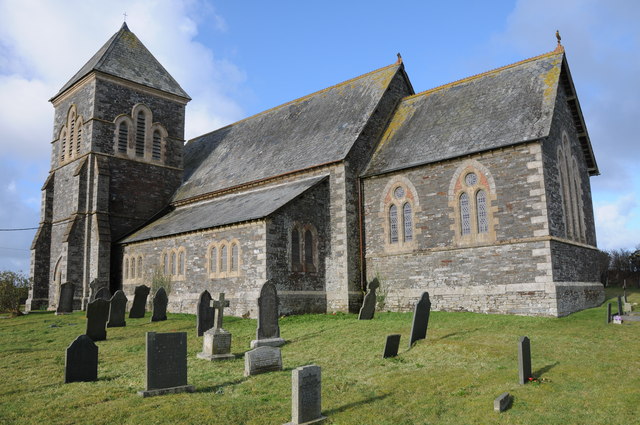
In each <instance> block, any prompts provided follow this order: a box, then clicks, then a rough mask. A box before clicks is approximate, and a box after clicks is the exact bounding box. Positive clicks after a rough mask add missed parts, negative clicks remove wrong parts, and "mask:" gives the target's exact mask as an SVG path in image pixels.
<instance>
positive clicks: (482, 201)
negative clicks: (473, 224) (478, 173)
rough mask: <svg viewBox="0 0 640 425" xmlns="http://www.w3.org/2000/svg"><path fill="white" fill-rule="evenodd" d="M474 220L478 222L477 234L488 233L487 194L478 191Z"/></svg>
mask: <svg viewBox="0 0 640 425" xmlns="http://www.w3.org/2000/svg"><path fill="white" fill-rule="evenodd" d="M476 218H477V220H478V233H487V232H488V231H489V221H488V220H487V193H486V192H485V191H484V190H479V191H478V193H476Z"/></svg>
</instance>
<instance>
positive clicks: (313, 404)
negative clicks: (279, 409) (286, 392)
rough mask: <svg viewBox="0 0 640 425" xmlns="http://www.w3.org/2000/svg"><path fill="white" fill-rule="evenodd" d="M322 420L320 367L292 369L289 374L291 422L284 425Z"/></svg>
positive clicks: (299, 424)
mask: <svg viewBox="0 0 640 425" xmlns="http://www.w3.org/2000/svg"><path fill="white" fill-rule="evenodd" d="M324 419H326V417H324V416H322V376H321V370H320V366H315V365H309V366H303V367H299V368H297V369H294V371H293V372H292V373H291V422H288V423H287V424H286V425H301V424H312V423H316V422H320V421H323V420H324Z"/></svg>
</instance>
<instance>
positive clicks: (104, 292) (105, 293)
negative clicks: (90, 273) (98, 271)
mask: <svg viewBox="0 0 640 425" xmlns="http://www.w3.org/2000/svg"><path fill="white" fill-rule="evenodd" d="M95 299H96V300H97V299H103V300H105V301H109V300H110V299H111V291H109V288H107V287H102V288H100V289H98V292H96V297H95Z"/></svg>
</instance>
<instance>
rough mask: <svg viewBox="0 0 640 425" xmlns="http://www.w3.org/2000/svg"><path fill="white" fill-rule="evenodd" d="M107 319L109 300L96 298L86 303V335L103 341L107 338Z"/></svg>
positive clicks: (94, 339)
mask: <svg viewBox="0 0 640 425" xmlns="http://www.w3.org/2000/svg"><path fill="white" fill-rule="evenodd" d="M108 319H109V301H105V300H103V299H102V298H96V299H95V300H93V301H92V302H90V303H89V304H87V331H86V334H87V336H88V337H89V338H91V339H92V340H93V341H103V340H105V339H107V320H108Z"/></svg>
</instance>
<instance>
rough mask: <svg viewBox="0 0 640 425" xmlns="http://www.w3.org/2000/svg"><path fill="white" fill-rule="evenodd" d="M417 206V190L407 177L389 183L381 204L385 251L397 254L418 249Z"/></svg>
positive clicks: (396, 178)
mask: <svg viewBox="0 0 640 425" xmlns="http://www.w3.org/2000/svg"><path fill="white" fill-rule="evenodd" d="M417 205H418V198H417V195H416V192H415V188H414V187H413V185H412V184H411V182H410V181H409V180H408V179H407V178H406V177H404V176H400V177H395V178H393V179H392V180H390V181H389V182H388V183H387V186H386V188H385V190H384V192H383V200H382V202H381V203H380V207H381V208H380V210H381V211H383V212H384V216H383V217H382V218H383V220H384V221H383V228H384V235H385V238H384V239H385V241H384V242H385V246H384V249H385V250H390V251H394V252H397V251H407V250H412V249H415V248H417V246H416V243H415V235H416V230H415V228H414V225H415V217H414V214H415V212H416V211H415V208H416V206H417Z"/></svg>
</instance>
